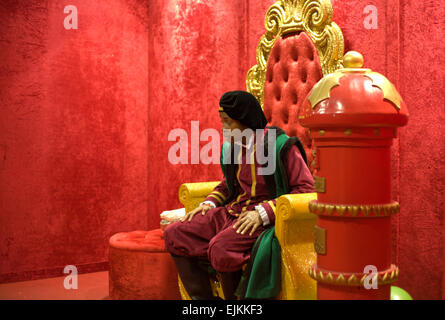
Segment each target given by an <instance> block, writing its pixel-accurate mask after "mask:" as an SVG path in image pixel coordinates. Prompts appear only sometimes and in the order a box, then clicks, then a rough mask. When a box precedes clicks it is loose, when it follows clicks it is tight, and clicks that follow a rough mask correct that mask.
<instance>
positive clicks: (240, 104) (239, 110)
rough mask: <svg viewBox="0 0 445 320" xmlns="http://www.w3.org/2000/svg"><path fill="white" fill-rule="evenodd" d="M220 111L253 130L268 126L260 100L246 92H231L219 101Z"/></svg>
mask: <svg viewBox="0 0 445 320" xmlns="http://www.w3.org/2000/svg"><path fill="white" fill-rule="evenodd" d="M219 105H220V106H221V108H220V109H219V110H220V111H224V112H225V113H227V115H228V116H229V117H230V118H232V119H235V120H238V121H239V122H241V123H242V124H244V125H245V126H247V127H249V128H251V129H252V130H256V129H264V128H265V127H266V125H267V120H266V117H265V116H264V112H263V109H261V106H260V104H259V102H258V100H257V99H256V98H255V97H254V96H253V95H252V94H250V93H249V92H246V91H229V92H226V93H224V94H223V95H222V97H221V99H220V100H219Z"/></svg>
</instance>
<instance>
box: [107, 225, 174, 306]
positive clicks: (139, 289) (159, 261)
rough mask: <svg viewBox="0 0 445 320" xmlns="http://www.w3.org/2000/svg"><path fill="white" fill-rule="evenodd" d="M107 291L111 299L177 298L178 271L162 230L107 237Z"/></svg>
mask: <svg viewBox="0 0 445 320" xmlns="http://www.w3.org/2000/svg"><path fill="white" fill-rule="evenodd" d="M109 264H110V272H109V285H110V286H109V291H110V298H111V299H113V300H176V299H177V300H179V299H181V296H180V293H179V288H178V272H177V271H176V267H175V264H174V262H173V259H172V258H171V256H170V254H169V253H168V252H167V251H166V250H165V246H164V239H163V237H162V231H161V229H156V230H151V231H132V232H120V233H116V234H115V235H113V236H112V237H111V238H110V252H109Z"/></svg>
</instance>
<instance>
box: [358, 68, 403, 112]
mask: <svg viewBox="0 0 445 320" xmlns="http://www.w3.org/2000/svg"><path fill="white" fill-rule="evenodd" d="M364 76H365V77H368V78H369V79H371V80H372V86H373V87H377V88H379V89H380V90H382V92H383V99H386V100H388V101H389V102H391V103H392V104H393V105H394V107H395V108H396V109H397V110H398V111H399V110H400V105H401V104H402V97H401V96H400V94H399V93H398V92H397V89H396V87H395V86H394V85H393V84H392V83H391V81H389V80H388V79H387V78H386V77H385V76H383V75H381V74H380V73H378V72H368V73H365V75H364Z"/></svg>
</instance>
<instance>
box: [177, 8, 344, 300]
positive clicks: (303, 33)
mask: <svg viewBox="0 0 445 320" xmlns="http://www.w3.org/2000/svg"><path fill="white" fill-rule="evenodd" d="M332 13H333V10H332V5H331V2H330V0H281V1H277V2H276V3H274V4H273V5H272V6H271V7H270V8H269V9H268V11H267V13H266V18H265V28H266V33H265V34H264V35H263V36H262V37H261V38H260V41H259V43H258V46H257V50H256V61H257V64H256V65H255V66H253V67H252V68H251V69H250V70H249V71H248V73H247V79H246V90H247V91H249V92H250V93H252V94H253V95H254V96H255V97H256V98H257V99H258V101H259V102H260V104H261V106H262V107H263V110H264V113H265V115H266V118H267V120H268V125H272V126H278V127H280V128H282V129H283V130H284V131H285V132H286V134H287V135H288V136H298V138H299V139H300V140H301V141H302V143H303V145H304V147H305V149H306V153H307V157H308V165H309V167H310V169H311V172H312V174H313V175H314V174H315V173H316V169H317V168H316V167H317V164H316V161H315V156H316V152H315V148H314V146H313V145H312V142H311V140H310V139H309V135H308V132H307V130H305V129H304V128H303V127H301V126H300V124H299V119H300V117H299V109H300V107H301V106H302V104H303V101H304V99H305V98H306V95H307V94H308V93H309V91H310V90H311V89H312V87H313V86H314V85H315V84H316V83H317V82H318V81H319V80H320V79H321V78H322V77H323V76H324V75H327V74H329V73H332V72H334V71H335V70H337V69H339V68H342V58H343V51H344V43H343V35H342V32H341V30H340V28H339V27H338V26H337V24H335V23H334V22H333V21H332ZM219 182H220V181H214V182H199V183H184V184H182V185H181V187H180V188H179V199H180V201H181V203H182V204H183V205H184V207H185V209H186V211H187V212H188V211H191V210H192V209H194V208H196V207H197V206H198V205H199V204H200V203H201V202H202V201H204V199H205V198H206V196H207V195H208V194H209V193H210V192H211V191H212V190H213V189H214V188H215V187H216V186H217V185H218V183H219ZM318 190H319V186H318V185H317V183H316V186H315V191H318ZM314 199H317V194H316V193H304V194H288V195H283V196H281V197H279V198H278V200H277V204H276V212H275V215H276V219H275V234H276V237H277V239H278V241H279V243H280V245H281V250H282V252H281V257H282V268H281V270H282V271H281V292H280V294H279V296H278V297H276V298H277V299H284V300H291V299H292V300H293V299H316V297H317V293H316V281H315V280H313V279H312V278H311V277H310V276H309V273H308V271H309V267H310V266H311V265H312V264H313V263H315V262H316V253H315V250H314V227H315V223H316V216H315V215H313V214H311V213H310V212H309V208H308V203H309V201H311V200H314ZM211 283H212V288H213V290H214V294H215V295H217V296H219V297H222V298H223V297H224V295H223V293H222V290H221V286H220V283H219V281H218V279H211ZM179 288H180V291H181V296H182V298H183V299H190V297H189V296H188V294H187V292H186V290H185V288H184V286H183V285H182V282H181V279H179Z"/></svg>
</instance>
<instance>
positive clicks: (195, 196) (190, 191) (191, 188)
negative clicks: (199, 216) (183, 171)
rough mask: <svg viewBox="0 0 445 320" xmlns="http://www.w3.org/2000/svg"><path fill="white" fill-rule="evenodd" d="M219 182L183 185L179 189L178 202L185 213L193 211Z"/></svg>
mask: <svg viewBox="0 0 445 320" xmlns="http://www.w3.org/2000/svg"><path fill="white" fill-rule="evenodd" d="M219 183H221V181H211V182H194V183H183V184H182V185H181V187H180V188H179V201H180V202H181V203H182V204H183V205H184V208H185V211H186V212H190V211H192V210H193V209H195V208H196V207H197V206H198V205H199V204H200V203H201V202H203V201H204V199H205V198H206V197H207V196H208V195H209V193H210V192H212V191H213V189H215V187H216V186H217V185H218V184H219Z"/></svg>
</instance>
